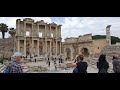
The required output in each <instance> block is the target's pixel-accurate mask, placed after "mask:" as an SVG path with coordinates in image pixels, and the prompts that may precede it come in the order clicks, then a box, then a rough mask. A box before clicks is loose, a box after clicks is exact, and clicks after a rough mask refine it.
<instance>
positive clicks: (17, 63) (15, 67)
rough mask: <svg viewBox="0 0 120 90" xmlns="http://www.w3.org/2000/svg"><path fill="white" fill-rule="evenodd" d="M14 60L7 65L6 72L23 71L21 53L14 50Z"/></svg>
mask: <svg viewBox="0 0 120 90" xmlns="http://www.w3.org/2000/svg"><path fill="white" fill-rule="evenodd" d="M12 57H13V58H14V60H13V61H12V63H10V64H9V65H8V66H7V69H8V73H23V68H22V66H21V62H22V54H21V53H19V52H16V53H14V54H13V56H12Z"/></svg>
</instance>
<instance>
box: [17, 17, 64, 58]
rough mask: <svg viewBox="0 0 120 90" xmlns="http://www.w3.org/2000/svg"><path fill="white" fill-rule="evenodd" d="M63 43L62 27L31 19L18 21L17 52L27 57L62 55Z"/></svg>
mask: <svg viewBox="0 0 120 90" xmlns="http://www.w3.org/2000/svg"><path fill="white" fill-rule="evenodd" d="M61 41H62V38H61V25H57V24H56V23H54V22H53V23H49V24H48V23H45V22H44V21H43V20H41V21H37V22H35V21H34V20H33V19H31V18H25V19H23V21H22V20H20V19H17V20H16V50H17V51H18V52H21V53H22V54H23V55H25V56H28V55H31V56H39V55H45V54H49V55H56V56H57V55H60V54H61V50H62V42H61Z"/></svg>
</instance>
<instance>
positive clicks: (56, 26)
mask: <svg viewBox="0 0 120 90" xmlns="http://www.w3.org/2000/svg"><path fill="white" fill-rule="evenodd" d="M55 34H56V57H57V26H56V30H55Z"/></svg>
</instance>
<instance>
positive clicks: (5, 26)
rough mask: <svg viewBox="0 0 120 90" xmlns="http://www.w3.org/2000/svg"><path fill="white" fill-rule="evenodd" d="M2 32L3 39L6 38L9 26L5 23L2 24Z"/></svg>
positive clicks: (0, 28)
mask: <svg viewBox="0 0 120 90" xmlns="http://www.w3.org/2000/svg"><path fill="white" fill-rule="evenodd" d="M0 31H1V32H2V38H3V39H4V38H5V33H6V32H7V31H8V26H7V25H6V24H4V23H1V24H0Z"/></svg>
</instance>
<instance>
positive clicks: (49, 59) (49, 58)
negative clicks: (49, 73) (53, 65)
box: [48, 57, 50, 68]
mask: <svg viewBox="0 0 120 90" xmlns="http://www.w3.org/2000/svg"><path fill="white" fill-rule="evenodd" d="M48 67H49V68H50V58H49V57H48Z"/></svg>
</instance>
